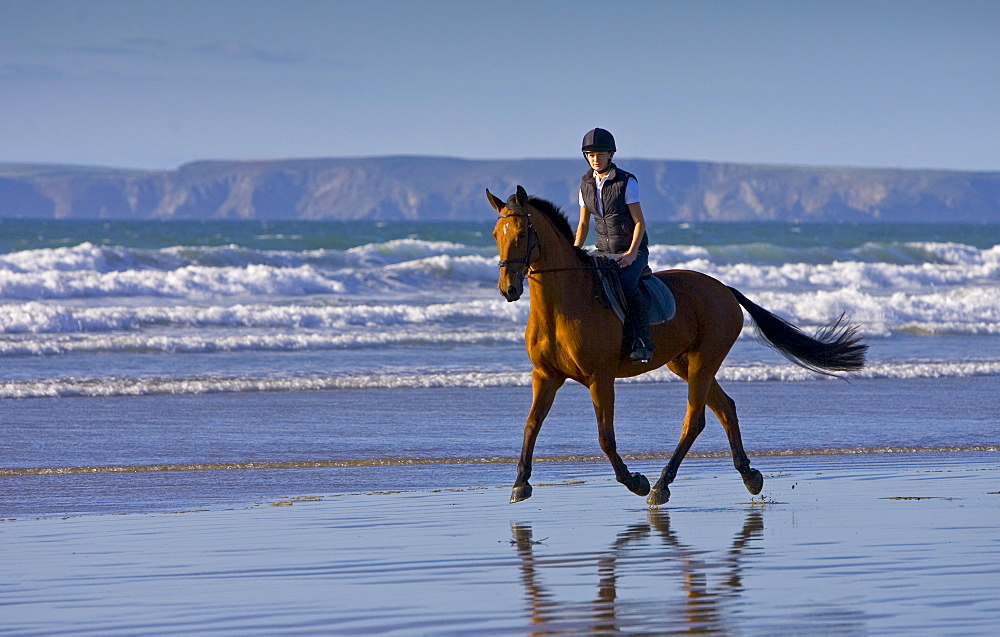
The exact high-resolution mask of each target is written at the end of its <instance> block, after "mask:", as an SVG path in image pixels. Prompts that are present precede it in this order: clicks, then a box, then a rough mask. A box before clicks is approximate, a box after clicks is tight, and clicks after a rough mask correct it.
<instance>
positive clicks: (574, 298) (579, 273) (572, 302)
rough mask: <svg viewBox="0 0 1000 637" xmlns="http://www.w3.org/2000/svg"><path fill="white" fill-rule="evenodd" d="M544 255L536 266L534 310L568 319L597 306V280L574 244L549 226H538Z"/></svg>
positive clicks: (547, 222)
mask: <svg viewBox="0 0 1000 637" xmlns="http://www.w3.org/2000/svg"><path fill="white" fill-rule="evenodd" d="M535 227H536V232H538V242H539V244H540V246H541V249H540V250H539V253H540V256H539V258H538V259H537V260H536V261H535V263H534V264H533V265H532V269H533V270H535V271H536V274H535V275H534V276H533V277H532V282H531V283H532V285H531V296H532V308H531V311H533V312H539V313H549V312H552V313H554V314H555V315H556V316H557V317H558V316H566V315H567V314H569V313H573V312H571V309H570V308H580V307H584V306H586V305H588V304H592V303H594V295H593V279H592V277H591V274H590V272H589V271H588V270H586V269H585V268H586V264H584V263H582V262H581V261H580V259H579V257H577V253H576V250H575V249H574V248H573V246H572V244H570V243H568V242H567V241H566V239H565V238H564V237H563V236H562V235H561V234H560V233H559V232H558V231H557V230H556V229H555V228H553V227H552V225H551V224H550V223H549V221H548V220H547V219H546V220H545V221H544V222H543V223H536V224H535Z"/></svg>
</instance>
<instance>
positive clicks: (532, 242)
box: [498, 212, 618, 278]
mask: <svg viewBox="0 0 1000 637" xmlns="http://www.w3.org/2000/svg"><path fill="white" fill-rule="evenodd" d="M508 217H524V218H526V219H527V220H528V230H527V233H528V249H527V250H525V252H524V256H523V257H522V258H520V259H501V260H500V262H499V263H498V265H499V266H500V268H501V269H502V268H509V267H510V266H511V265H512V264H524V273H523V274H522V275H521V276H522V278H523V277H530V276H531V275H532V274H543V273H546V272H570V271H579V270H614V269H618V264H617V263H614V262H611V263H609V264H595V265H590V266H587V265H581V266H576V267H571V268H545V269H543V270H538V269H535V268H532V267H531V253H532V251H534V249H535V248H540V247H542V244H541V241H539V239H538V232H537V231H536V230H535V227H534V226H533V225H531V215H530V214H528V213H527V212H511V213H508V214H505V215H500V216H499V217H498V218H499V219H507V218H508Z"/></svg>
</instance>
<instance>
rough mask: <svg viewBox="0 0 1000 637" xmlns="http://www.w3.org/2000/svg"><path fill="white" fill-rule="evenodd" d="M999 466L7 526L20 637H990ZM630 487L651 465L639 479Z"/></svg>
mask: <svg viewBox="0 0 1000 637" xmlns="http://www.w3.org/2000/svg"><path fill="white" fill-rule="evenodd" d="M995 456H996V454H995V453H992V454H990V453H987V454H982V453H949V454H932V453H923V454H900V455H894V456H888V455H878V456H871V455H860V456H821V457H816V456H813V457H777V458H770V459H769V460H768V463H769V470H768V471H767V472H766V474H767V482H766V484H765V491H764V493H762V494H761V496H760V497H758V498H750V497H749V496H748V495H747V494H746V492H745V491H743V488H742V485H741V483H740V481H739V478H738V476H737V475H736V474H735V472H733V471H732V469H731V467H730V466H729V465H728V462H727V461H725V460H722V459H694V460H691V461H690V462H689V464H688V466H687V467H686V469H687V471H686V475H685V476H684V477H683V478H682V479H680V480H678V482H677V483H675V485H676V486H675V489H674V497H673V499H672V501H671V503H670V505H669V506H667V507H662V508H660V509H655V510H651V509H647V508H646V507H645V505H644V504H643V502H642V500H641V499H639V498H636V497H635V496H632V495H630V494H628V493H627V492H626V491H625V490H624V489H623V488H622V487H621V486H620V485H617V484H615V483H613V482H612V481H609V480H608V479H607V477H606V474H605V472H604V471H594V466H593V465H590V464H584V465H578V464H571V463H569V464H567V463H553V464H546V465H544V467H540V469H541V470H540V473H541V474H542V475H539V476H538V478H539V479H538V481H537V483H536V486H537V488H536V491H535V495H534V497H533V498H532V499H531V500H528V501H526V502H522V503H519V504H518V505H507V504H506V503H505V500H506V496H507V494H508V491H507V489H506V488H482V489H456V490H454V491H448V490H443V491H436V492H434V491H418V492H407V493H388V494H383V495H376V494H368V495H363V494H359V495H341V496H326V497H324V496H317V497H316V498H313V499H310V498H299V499H288V500H272V501H269V502H265V503H260V504H258V505H256V506H250V507H246V508H240V509H235V510H215V511H206V512H189V513H176V514H156V515H139V514H131V515H124V516H120V515H116V516H107V515H104V516H84V517H73V518H68V519H54V518H47V519H40V520H30V519H22V520H17V521H14V522H5V523H2V524H0V559H2V561H3V563H4V571H5V577H4V578H3V579H2V581H0V597H2V598H3V599H4V606H3V611H2V614H3V618H4V625H5V630H9V631H11V632H12V633H17V634H32V633H58V632H74V633H80V634H134V633H137V632H141V633H148V634H165V633H178V632H183V633H208V632H220V631H222V632H235V633H241V634H274V633H283V634H285V633H325V634H358V633H375V634H414V633H417V634H428V633H430V634H468V633H470V632H474V633H477V634H557V633H558V634H566V633H573V634H584V633H589V634H594V633H608V634H616V633H619V632H620V633H627V634H636V633H647V634H648V633H653V634H670V633H675V632H701V633H723V634H733V633H735V634H779V633H780V634H807V633H808V634H838V635H840V634H883V633H889V634H904V633H905V634H970V635H977V634H982V635H986V634H991V632H992V631H993V629H994V628H995V620H996V617H997V616H998V613H1000V601H998V600H1000V557H998V556H1000V551H998V550H997V549H998V548H1000V547H998V540H997V536H996V522H997V518H996V506H997V503H998V498H1000V495H998V494H997V491H998V485H1000V469H998V466H997V462H996V457H995ZM636 466H637V468H639V469H641V470H644V471H649V470H650V468H649V467H647V466H646V465H644V464H643V463H638V464H637V465H636Z"/></svg>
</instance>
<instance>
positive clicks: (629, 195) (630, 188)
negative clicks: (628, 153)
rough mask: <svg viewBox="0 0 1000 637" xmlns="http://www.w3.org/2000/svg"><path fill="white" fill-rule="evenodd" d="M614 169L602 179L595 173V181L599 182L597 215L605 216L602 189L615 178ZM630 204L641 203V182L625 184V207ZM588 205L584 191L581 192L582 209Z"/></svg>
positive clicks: (629, 181) (631, 180) (631, 181)
mask: <svg viewBox="0 0 1000 637" xmlns="http://www.w3.org/2000/svg"><path fill="white" fill-rule="evenodd" d="M616 172H617V171H615V170H614V169H612V170H611V172H609V173H608V174H607V175H605V176H604V177H601V176H600V175H598V174H597V173H596V172H595V173H594V181H596V182H597V214H598V215H600V216H602V217H603V216H604V201H603V200H602V199H601V188H603V187H604V182H606V181H607V180H609V179H611V178H612V177H614V176H615V173H616ZM630 203H639V182H638V181H636V180H635V179H629V180H628V182H626V184H625V205H626V206H627V205H629V204H630ZM586 205H587V204H585V203H584V201H583V191H582V190H581V191H580V207H581V208H583V207H584V206H586Z"/></svg>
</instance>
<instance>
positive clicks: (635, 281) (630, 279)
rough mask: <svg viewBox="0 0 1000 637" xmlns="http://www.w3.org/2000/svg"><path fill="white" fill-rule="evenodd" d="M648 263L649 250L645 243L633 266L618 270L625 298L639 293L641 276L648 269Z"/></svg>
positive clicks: (640, 248)
mask: <svg viewBox="0 0 1000 637" xmlns="http://www.w3.org/2000/svg"><path fill="white" fill-rule="evenodd" d="M648 263H649V248H648V247H646V245H645V242H643V245H641V246H639V254H638V255H637V256H636V258H635V261H633V262H632V265H630V266H628V267H627V268H621V269H620V270H618V274H619V276H621V280H622V289H623V290H624V291H625V296H632V295H633V294H635V293H636V292H638V291H639V276H640V275H641V274H642V271H643V270H645V269H646V265H647V264H648Z"/></svg>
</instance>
